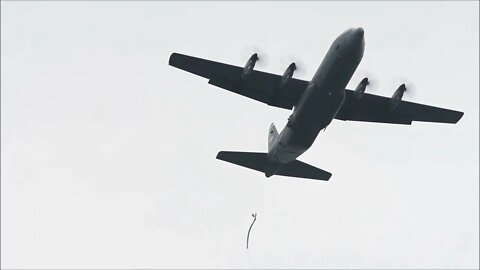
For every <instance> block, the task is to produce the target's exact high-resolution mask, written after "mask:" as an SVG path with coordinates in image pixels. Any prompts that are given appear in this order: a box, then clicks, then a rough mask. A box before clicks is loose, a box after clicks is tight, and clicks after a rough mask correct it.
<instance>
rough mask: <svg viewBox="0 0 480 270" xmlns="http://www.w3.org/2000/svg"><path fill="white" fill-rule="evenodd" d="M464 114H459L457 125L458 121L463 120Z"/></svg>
mask: <svg viewBox="0 0 480 270" xmlns="http://www.w3.org/2000/svg"><path fill="white" fill-rule="evenodd" d="M464 114H465V113H464V112H458V120H457V122H455V124H456V123H458V121H460V119H462V118H463V115H464Z"/></svg>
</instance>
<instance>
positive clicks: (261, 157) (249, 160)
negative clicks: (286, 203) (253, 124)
mask: <svg viewBox="0 0 480 270" xmlns="http://www.w3.org/2000/svg"><path fill="white" fill-rule="evenodd" d="M217 159H220V160H223V161H226V162H230V163H233V164H236V165H240V166H243V167H247V168H250V169H253V170H256V171H260V172H263V173H265V174H266V175H267V173H268V172H270V171H272V170H273V171H274V173H273V174H275V175H283V176H291V177H300V178H308V179H316V180H328V179H330V177H331V176H332V174H331V173H329V172H327V171H324V170H322V169H319V168H316V167H313V166H311V165H309V164H306V163H304V162H301V161H299V160H294V161H292V162H289V163H285V164H284V163H277V162H272V161H270V160H269V159H268V154H267V153H256V152H231V151H221V152H219V153H218V154H217Z"/></svg>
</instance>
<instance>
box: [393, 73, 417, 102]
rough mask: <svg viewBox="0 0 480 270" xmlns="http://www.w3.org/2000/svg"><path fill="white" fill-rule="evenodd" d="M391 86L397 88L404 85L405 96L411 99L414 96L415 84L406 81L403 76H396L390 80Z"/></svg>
mask: <svg viewBox="0 0 480 270" xmlns="http://www.w3.org/2000/svg"><path fill="white" fill-rule="evenodd" d="M390 82H391V84H393V85H394V87H393V88H395V89H396V88H398V86H400V85H402V84H405V92H404V93H405V95H406V96H408V97H413V96H414V94H415V92H416V91H415V84H413V83H412V82H411V81H409V80H408V79H406V78H405V77H403V76H396V77H394V78H392V79H390Z"/></svg>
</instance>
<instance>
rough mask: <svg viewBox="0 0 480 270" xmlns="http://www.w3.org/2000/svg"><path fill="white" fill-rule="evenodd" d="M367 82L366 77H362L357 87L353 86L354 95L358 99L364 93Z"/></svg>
mask: <svg viewBox="0 0 480 270" xmlns="http://www.w3.org/2000/svg"><path fill="white" fill-rule="evenodd" d="M368 84H369V82H368V78H363V79H362V80H361V81H360V83H359V84H358V86H357V88H355V97H356V98H357V99H360V98H362V97H363V94H364V93H365V89H367V85H368Z"/></svg>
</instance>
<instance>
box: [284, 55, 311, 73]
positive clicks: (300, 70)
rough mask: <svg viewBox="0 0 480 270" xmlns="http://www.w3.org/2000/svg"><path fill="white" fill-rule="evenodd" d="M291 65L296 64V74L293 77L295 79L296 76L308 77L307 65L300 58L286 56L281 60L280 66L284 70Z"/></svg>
mask: <svg viewBox="0 0 480 270" xmlns="http://www.w3.org/2000/svg"><path fill="white" fill-rule="evenodd" d="M291 63H295V73H294V75H293V76H294V77H295V75H300V76H305V75H306V68H305V67H306V65H305V64H304V63H303V61H302V60H301V59H300V58H298V57H295V56H293V55H286V56H283V57H282V58H280V65H281V66H282V69H286V68H287V67H288V66H289V65H290V64H291Z"/></svg>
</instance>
